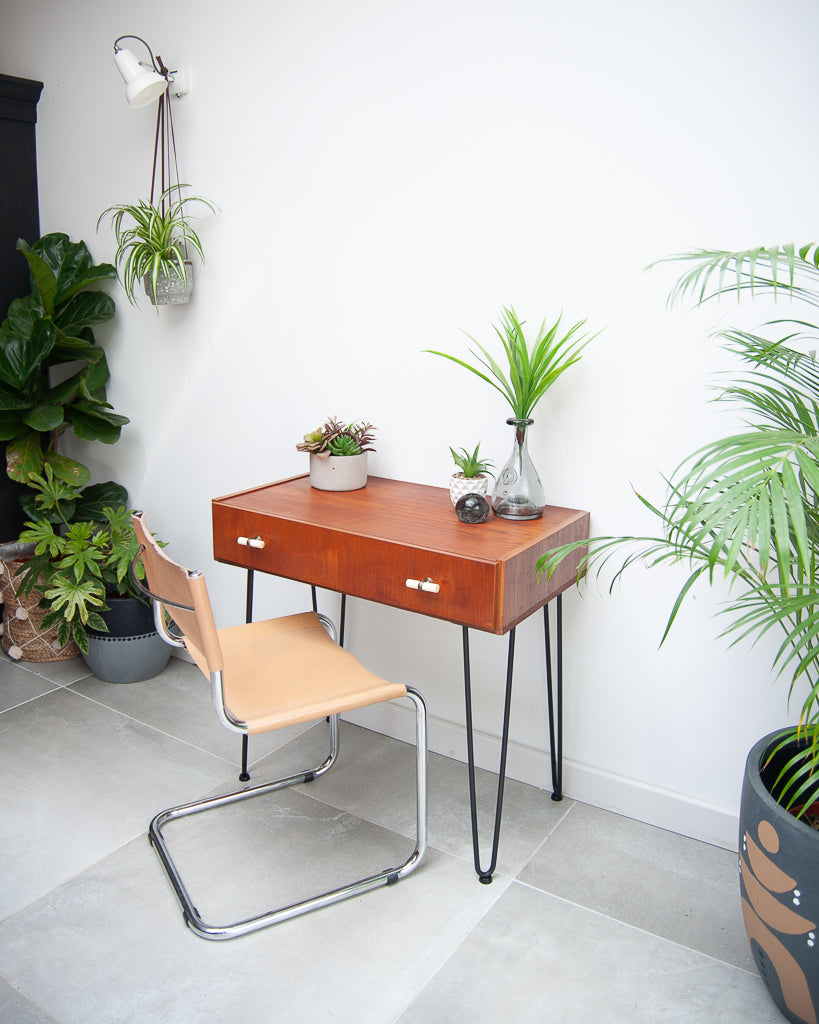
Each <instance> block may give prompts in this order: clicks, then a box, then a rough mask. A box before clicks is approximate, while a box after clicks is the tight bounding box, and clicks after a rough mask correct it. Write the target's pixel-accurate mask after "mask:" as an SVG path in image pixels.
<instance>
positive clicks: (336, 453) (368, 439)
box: [296, 418, 375, 491]
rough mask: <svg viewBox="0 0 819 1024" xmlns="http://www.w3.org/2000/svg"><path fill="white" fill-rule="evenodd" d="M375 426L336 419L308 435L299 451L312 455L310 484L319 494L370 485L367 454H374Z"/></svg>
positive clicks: (331, 419)
mask: <svg viewBox="0 0 819 1024" xmlns="http://www.w3.org/2000/svg"><path fill="white" fill-rule="evenodd" d="M374 429H375V428H374V427H373V425H372V423H365V422H364V421H363V420H358V421H355V422H353V423H342V422H340V421H339V420H337V419H335V418H330V419H328V420H327V422H326V423H325V424H324V425H323V426H321V427H318V429H316V430H312V431H310V433H309V434H305V435H304V437H303V438H302V440H301V441H300V442H299V443H298V444H297V445H296V450H297V451H300V452H308V453H309V455H310V484H311V486H313V487H315V488H317V489H318V490H320V491H357V490H360V488H362V487H364V486H366V483H367V453H368V452H374V451H375V448H374V447H373V440H374V437H373V434H372V431H373V430H374Z"/></svg>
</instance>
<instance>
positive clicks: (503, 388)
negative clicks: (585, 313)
mask: <svg viewBox="0 0 819 1024" xmlns="http://www.w3.org/2000/svg"><path fill="white" fill-rule="evenodd" d="M561 319H562V318H561V317H558V319H557V321H556V322H555V323H554V324H552V325H551V327H547V326H546V321H545V320H544V321H543V323H542V324H541V327H540V330H539V331H538V333H537V335H536V337H535V340H534V341H533V342H532V343H531V345H530V344H529V343H528V342H527V340H526V335H525V334H524V330H523V324H524V322H523V321H521V320H519V319H518V316H517V314H516V313H515V310H514V309H513V308H512V307H511V306H509V307H506V308H504V310H503V313H502V315H501V323H500V327H494V330H495V333H496V334H497V336H498V338H499V339H500V343H501V346H502V349H503V354H504V357H505V359H506V369H504V367H503V366H502V365H501V363H499V362H498V361H497V360H496V359H495V358H494V357H493V356H492V354H491V353H490V352H489V350H488V349H487V348H485V347H484V346H483V345H481V344H480V342H478V341H476V340H475V339H474V338H473V337H472V336H471V335H469V334H467V337H468V338H469V340H470V341H471V342H473V343H474V345H475V346H476V348H477V350H478V351H475V350H474V349H470V352H471V354H472V355H473V356H474V357H475V360H476V363H475V364H472V363H468V362H466V361H465V360H464V359H459V358H458V357H457V356H453V355H450V354H449V353H447V352H437V351H434V350H433V349H426V350H425V351H427V352H429V353H430V354H431V355H434V356H443V358H444V359H450V360H451V361H452V362H453V363H457V364H458V365H459V366H463V367H464V368H465V369H467V370H469V371H470V373H474V374H475V376H476V377H480V378H481V380H485V381H486V382H487V384H489V385H490V386H491V387H493V388H494V389H495V390H496V391H499V392H500V393H501V394H502V395H503V397H504V398H505V399H506V401H507V402H508V403H509V405H510V406H511V409H512V413H513V415H514V417H515V419H519V420H525V419H528V418H529V417H530V416H531V414H532V412H533V411H534V409H535V406H536V405H537V404H538V402H539V401H540V400H541V398H543V396H544V395H545V393H546V392H547V391H548V390H549V388H550V387H551V386H552V384H554V382H555V381H556V380H557V378H558V377H559V376H560V375H561V374H562V373H565V372H566V370H568V369H569V367H570V366H573V365H574V364H575V363H576V362H577V361H578V360H579V359H580V356H581V353H582V351H583V349H584V348H585V347H586V345H588V344H589V342H590V341H591V340H592V338H593V337H595V335H591V336H590V335H587V334H581V333H580V331H581V330H582V328H583V327H584V326H585V324H586V321H585V320H581V321H579V323H576V324H574V326H573V327H570V328H569V330H568V331H565V332H564V333H561V330H560V322H561ZM493 326H494V325H493Z"/></svg>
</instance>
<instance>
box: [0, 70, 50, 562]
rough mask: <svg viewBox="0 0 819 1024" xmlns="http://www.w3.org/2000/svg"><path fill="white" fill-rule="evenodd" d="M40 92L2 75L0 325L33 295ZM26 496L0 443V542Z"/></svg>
mask: <svg viewBox="0 0 819 1024" xmlns="http://www.w3.org/2000/svg"><path fill="white" fill-rule="evenodd" d="M42 90H43V83H42V82H31V81H29V80H28V79H26V78H13V77H12V76H11V75H0V321H2V320H4V319H5V317H6V313H7V312H8V308H9V305H10V303H11V301H12V299H16V298H18V297H19V296H21V295H28V293H29V292H30V291H31V285H30V284H29V276H28V264H27V263H26V261H25V260H24V259H23V257H22V256H21V255H20V253H19V252H17V248H16V246H17V239H18V238H25V240H26V241H27V242H34V241H36V240H37V239H38V238H39V237H40V210H39V205H38V201H37V146H36V140H35V127H36V124H37V101H38V100H39V98H40V93H41V92H42ZM24 490H25V488H24V487H22V486H21V485H20V484H15V483H13V482H12V481H11V480H9V478H8V477H7V476H6V446H5V445H4V444H2V443H0V542H2V541H7V540H16V538H17V536H18V534H19V533H20V530H21V528H22V526H23V520H24V518H25V516H24V515H23V511H22V509H21V508H20V502H19V495H20V494H21V493H23V491H24Z"/></svg>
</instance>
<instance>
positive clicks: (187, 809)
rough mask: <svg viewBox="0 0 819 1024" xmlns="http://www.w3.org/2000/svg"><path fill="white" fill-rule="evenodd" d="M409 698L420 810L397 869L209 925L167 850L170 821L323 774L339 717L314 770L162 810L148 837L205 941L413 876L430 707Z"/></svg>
mask: <svg viewBox="0 0 819 1024" xmlns="http://www.w3.org/2000/svg"><path fill="white" fill-rule="evenodd" d="M407 697H408V698H409V699H410V700H412V702H413V703H414V705H415V742H416V814H417V831H416V843H415V849H414V850H413V851H412V853H411V854H410V856H409V857H408V858H407V860H406V861H404V863H403V864H400V865H398V866H397V867H393V868H387V869H386V870H384V871H380V872H379V873H378V874H375V875H370V876H368V877H366V878H361V879H359V880H358V881H355V882H352V883H350V884H348V885H344V886H341V887H340V888H338V889H333V890H331V891H329V892H326V893H322V894H321V895H319V896H313V897H310V898H309V899H305V900H302V901H300V902H298V903H293V904H291V905H289V906H285V907H281V908H279V909H276V910H269V911H266V912H265V913H262V914H259V915H257V916H256V917H251V918H247V919H245V920H242V921H236V922H234V923H232V924H221V925H217V924H209V923H207V922H206V921H204V920H203V919H202V917H201V916H200V914H199V911H198V910H197V908H196V906H195V904H194V902H193V900H192V898H191V896H190V894H189V893H188V890H187V888H186V886H185V883H184V882H183V881H182V878H181V876H180V874H179V870H178V868H177V866H176V864H175V862H174V859H173V857H172V856H171V853H170V850H169V849H168V845H167V842H166V840H165V837H164V836H163V834H162V828H163V826H164V825H166V824H167V823H168V822H170V821H175V820H177V819H179V818H185V817H188V816H190V815H192V814H201V813H203V812H205V811H211V810H215V809H217V808H219V807H224V806H226V805H227V804H233V803H238V802H239V801H242V800H250V799H253V798H254V797H258V796H263V795H264V794H266V793H272V792H274V791H276V790H279V789H284V788H285V787H287V786H292V785H294V784H296V783H300V782H312V781H313V780H314V779H316V778H318V777H319V776H320V775H323V774H325V772H327V771H329V770H330V768H331V767H332V766H333V764H334V763H335V761H336V758H337V757H338V750H339V725H338V715H331V716H330V718H329V722H330V753H329V755H328V756H327V758H326V759H325V760H324V761H323V762H322V763H321V764H320V765H319V766H318V767H316V768H313V769H310V770H308V771H304V772H299V773H297V774H295V775H290V776H288V777H287V778H283V779H277V780H275V781H273V782H266V783H263V784H262V785H259V786H253V787H251V788H248V789H241V790H237V791H236V792H232V793H226V794H224V795H223V796H216V797H212V798H210V799H205V800H197V801H194V802H192V803H188V804H183V805H181V806H179V807H172V808H169V809H168V810H166V811H161V812H160V813H159V814H157V815H156V817H155V818H154V819H153V821H152V822H151V824H150V828H149V830H148V839H149V841H150V843H151V845H152V846H153V847H154V849H155V850H156V852H157V854H158V856H159V859H160V861H161V862H162V866H163V867H164V868H165V871H166V873H167V875H168V878H169V880H170V882H171V885H172V886H173V889H174V892H175V893H176V896H177V899H178V900H179V903H180V905H181V907H182V916H183V919H184V921H185V923H186V924H187V925H188V927H189V928H190V929H191V930H192V931H193V932H195V933H196V934H197V935H199V936H200V937H201V938H203V939H215V940H219V939H232V938H236V937H237V936H239V935H246V934H248V933H249V932H254V931H258V930H259V929H261V928H267V927H269V926H270V925H274V924H278V923H280V922H281V921H286V920H288V919H289V918H292V917H297V916H298V915H299V914H306V913H308V912H309V911H311V910H318V909H319V908H321V907H326V906H329V905H330V904H331V903H338V902H339V901H340V900H345V899H349V898H350V897H352V896H359V895H361V894H362V893H365V892H369V891H370V890H371V889H377V888H379V887H380V886H384V885H392V884H393V883H394V882H397V881H399V879H402V878H405V877H406V876H407V875H409V874H411V872H413V871H414V870H415V868H416V867H417V866H418V864H419V863H420V861H421V858H422V857H423V855H424V852H425V850H426V846H427V793H428V779H427V746H428V744H427V717H426V705H425V703H424V699H423V697H422V696H421V694H420V693H418V692H417V691H416V690H414V689H412V688H411V687H409V686H408V687H407Z"/></svg>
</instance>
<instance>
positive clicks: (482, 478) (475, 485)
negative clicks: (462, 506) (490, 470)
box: [449, 473, 489, 505]
mask: <svg viewBox="0 0 819 1024" xmlns="http://www.w3.org/2000/svg"><path fill="white" fill-rule="evenodd" d="M488 490H489V477H488V476H486V474H485V473H480V474H479V475H478V476H464V475H463V473H453V474H452V476H451V477H450V478H449V497H450V498H451V500H452V504H453V505H456V504H457V502H458V499H459V498H463V497H464V495H466V494H486V493H487V492H488Z"/></svg>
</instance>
